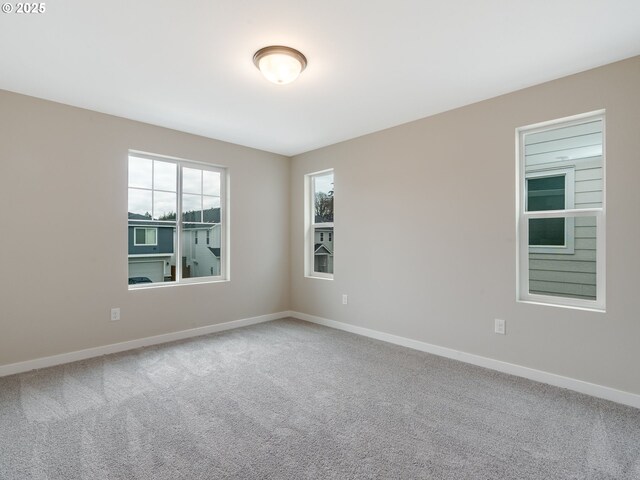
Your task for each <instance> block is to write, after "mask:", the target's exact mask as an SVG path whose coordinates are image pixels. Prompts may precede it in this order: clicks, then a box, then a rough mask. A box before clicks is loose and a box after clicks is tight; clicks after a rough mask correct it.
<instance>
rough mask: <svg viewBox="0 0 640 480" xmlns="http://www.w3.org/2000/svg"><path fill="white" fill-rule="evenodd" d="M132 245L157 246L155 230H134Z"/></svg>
mask: <svg viewBox="0 0 640 480" xmlns="http://www.w3.org/2000/svg"><path fill="white" fill-rule="evenodd" d="M134 237H135V240H134V245H135V246H139V245H157V244H158V240H157V238H158V229H157V228H134Z"/></svg>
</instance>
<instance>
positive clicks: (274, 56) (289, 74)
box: [253, 45, 307, 85]
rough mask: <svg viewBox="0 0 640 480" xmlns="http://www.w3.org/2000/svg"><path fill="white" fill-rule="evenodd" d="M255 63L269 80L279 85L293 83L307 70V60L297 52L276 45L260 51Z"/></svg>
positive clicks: (254, 57) (257, 53)
mask: <svg viewBox="0 0 640 480" xmlns="http://www.w3.org/2000/svg"><path fill="white" fill-rule="evenodd" d="M253 63H254V64H255V66H256V67H258V69H259V70H260V71H261V72H262V74H263V75H264V76H265V78H266V79H267V80H269V81H270V82H273V83H275V84H277V85H285V84H287V83H291V82H293V81H294V80H295V79H296V78H298V75H300V73H301V72H302V71H303V70H304V69H305V68H306V66H307V59H306V58H305V56H304V55H303V54H302V53H300V52H299V51H297V50H294V49H293V48H289V47H283V46H279V45H274V46H271V47H265V48H261V49H260V50H258V51H257V52H256V53H255V55H254V56H253Z"/></svg>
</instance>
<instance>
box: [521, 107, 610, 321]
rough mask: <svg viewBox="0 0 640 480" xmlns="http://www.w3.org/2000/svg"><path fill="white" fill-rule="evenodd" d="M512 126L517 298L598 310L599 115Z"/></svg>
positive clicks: (600, 253) (601, 123)
mask: <svg viewBox="0 0 640 480" xmlns="http://www.w3.org/2000/svg"><path fill="white" fill-rule="evenodd" d="M519 130H520V132H519V148H520V157H519V162H521V163H520V167H519V169H520V170H519V171H520V178H519V183H518V188H519V191H520V192H521V194H520V196H519V198H520V211H519V215H520V221H519V223H518V225H519V228H520V231H519V238H520V240H519V244H518V256H519V258H518V261H519V277H518V282H519V288H518V297H519V299H520V300H526V301H538V302H543V303H547V304H558V305H563V306H579V307H588V308H596V309H603V308H604V304H605V299H604V293H605V292H604V251H601V249H598V245H601V244H602V239H603V238H604V231H603V230H602V229H601V228H600V226H599V225H602V223H601V221H602V220H603V218H604V117H603V115H602V114H597V115H593V116H590V117H581V118H578V119H566V120H561V121H557V122H550V123H549V124H547V125H543V126H534V127H530V128H529V127H525V128H522V129H519Z"/></svg>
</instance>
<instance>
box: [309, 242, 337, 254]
mask: <svg viewBox="0 0 640 480" xmlns="http://www.w3.org/2000/svg"><path fill="white" fill-rule="evenodd" d="M320 250H324V252H321V251H320ZM313 253H322V254H324V253H326V254H329V255H333V252H332V251H331V250H329V249H328V248H327V246H326V245H324V244H323V243H316V244H315V245H314V246H313Z"/></svg>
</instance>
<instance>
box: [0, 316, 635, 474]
mask: <svg viewBox="0 0 640 480" xmlns="http://www.w3.org/2000/svg"><path fill="white" fill-rule="evenodd" d="M0 478H1V479H2V480H13V479H20V480H21V479H65V480H70V479H92V480H96V479H361V478H362V479H369V478H376V479H517V480H525V479H545V480H548V479H616V480H621V479H636V480H637V479H640V410H638V409H634V408H630V407H625V406H622V405H618V404H615V403H611V402H607V401H604V400H599V399H596V398H592V397H588V396H585V395H581V394H578V393H575V392H571V391H568V390H563V389H559V388H555V387H551V386H547V385H544V384H540V383H536V382H532V381H528V380H524V379H521V378H517V377H513V376H509V375H505V374H501V373H497V372H494V371H491V370H486V369H483V368H479V367H474V366H471V365H467V364H464V363H460V362H456V361H453V360H448V359H445V358H441V357H437V356H434V355H429V354H426V353H422V352H418V351H415V350H410V349H407V348H403V347H398V346H395V345H391V344H387V343H383V342H379V341H376V340H372V339H368V338H364V337H360V336H356V335H352V334H349V333H345V332H342V331H338V330H333V329H329V328H325V327H321V326H318V325H314V324H310V323H305V322H301V321H297V320H292V319H284V320H277V321H274V322H269V323H265V324H260V325H255V326H252V327H247V328H242V329H237V330H231V331H227V332H222V333H218V334H212V335H207V336H203V337H198V338H194V339H190V340H184V341H180V342H174V343H171V344H165V345H159V346H154V347H148V348H144V349H138V350H133V351H129V352H124V353H120V354H115V355H109V356H104V357H100V358H95V359H90V360H86V361H81V362H76V363H72V364H67V365H61V366H58V367H52V368H47V369H43V370H37V371H33V372H27V373H23V374H19V375H13V376H10V377H4V378H0Z"/></svg>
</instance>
